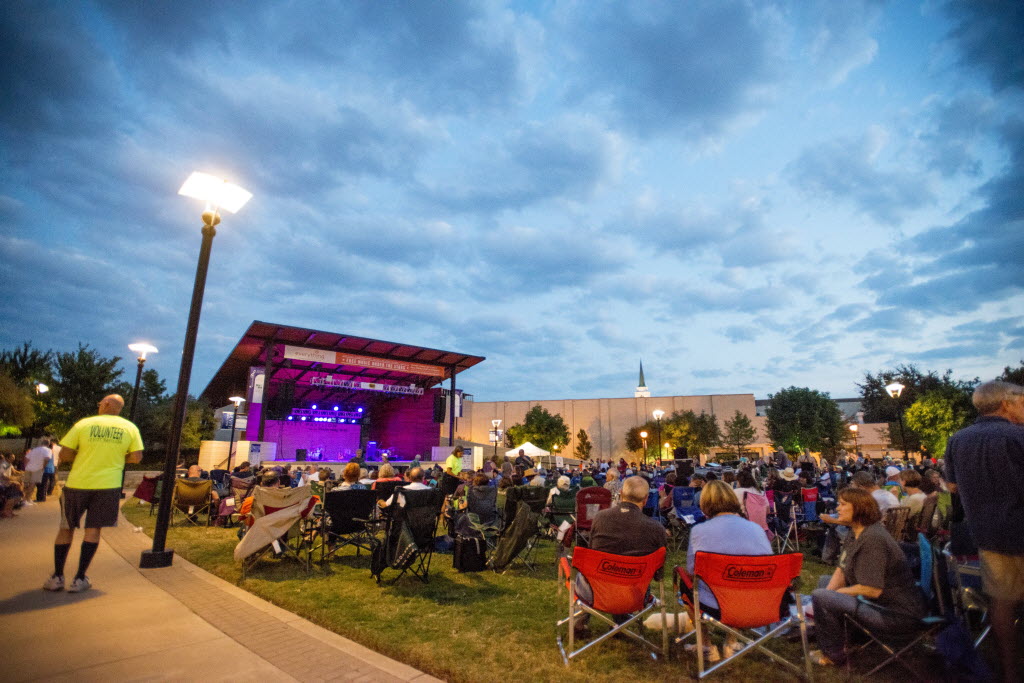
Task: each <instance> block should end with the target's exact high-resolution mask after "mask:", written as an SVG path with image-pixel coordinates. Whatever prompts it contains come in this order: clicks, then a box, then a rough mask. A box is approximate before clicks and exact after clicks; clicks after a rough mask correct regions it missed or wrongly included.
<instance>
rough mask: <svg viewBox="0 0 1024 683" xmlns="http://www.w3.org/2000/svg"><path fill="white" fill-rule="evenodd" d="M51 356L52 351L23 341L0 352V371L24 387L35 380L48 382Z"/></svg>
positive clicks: (34, 382) (50, 370) (32, 383)
mask: <svg viewBox="0 0 1024 683" xmlns="http://www.w3.org/2000/svg"><path fill="white" fill-rule="evenodd" d="M53 358H54V356H53V351H40V350H39V349H36V348H33V347H32V344H31V342H24V343H22V345H21V346H19V347H18V348H16V349H13V350H10V351H2V352H0V371H2V372H4V373H6V374H7V375H9V376H10V378H11V379H12V380H14V382H15V383H16V384H18V385H19V386H21V387H24V388H26V389H27V388H30V387H32V386H34V385H35V384H36V383H37V382H42V383H44V384H50V383H51V382H52V381H53Z"/></svg>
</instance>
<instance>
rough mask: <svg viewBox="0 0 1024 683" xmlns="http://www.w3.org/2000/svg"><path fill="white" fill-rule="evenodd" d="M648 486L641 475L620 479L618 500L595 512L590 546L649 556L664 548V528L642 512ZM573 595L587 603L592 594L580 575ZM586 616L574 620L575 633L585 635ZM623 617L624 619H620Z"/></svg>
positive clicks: (600, 549) (591, 599)
mask: <svg viewBox="0 0 1024 683" xmlns="http://www.w3.org/2000/svg"><path fill="white" fill-rule="evenodd" d="M649 491H650V487H649V486H648V484H647V481H646V480H644V478H643V477H629V478H627V479H626V480H625V481H623V482H622V490H621V491H620V493H619V502H618V503H616V504H614V505H612V506H611V507H610V508H607V509H605V510H601V511H600V512H598V513H597V514H596V515H594V521H593V525H592V526H591V528H590V547H591V549H593V550H597V551H600V552H603V553H613V554H615V555H631V556H634V557H638V556H642V555H650V554H651V553H653V552H655V551H657V550H658V549H659V548H664V547H665V541H666V538H667V532H666V530H665V527H663V526H662V525H661V524H660V523H658V522H657V521H655V520H654V519H652V518H650V517H648V516H647V515H645V514H644V512H643V507H644V504H645V503H646V502H647V494H648V492H649ZM576 595H577V596H578V597H579V598H580V600H582V601H583V602H586V603H590V602H592V601H593V599H594V593H593V591H592V590H591V589H590V584H589V583H588V582H587V580H586V579H585V578H583V575H582V574H578V575H577V581H576ZM588 617H589V615H584V616H583V618H582V619H578V620H577V621H576V635H577V636H580V637H585V636H586V634H587V621H588ZM623 620H624V619H623Z"/></svg>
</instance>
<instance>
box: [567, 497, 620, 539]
mask: <svg viewBox="0 0 1024 683" xmlns="http://www.w3.org/2000/svg"><path fill="white" fill-rule="evenodd" d="M611 506H612V492H611V491H609V490H608V489H606V488H605V487H603V486H588V487H587V488H585V489H580V491H579V493H577V494H576V544H577V545H583V546H584V547H585V546H587V545H589V544H590V528H591V527H592V526H593V524H594V515H596V514H597V513H598V512H600V511H601V510H604V509H606V508H610V507H611Z"/></svg>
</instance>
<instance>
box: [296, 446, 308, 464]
mask: <svg viewBox="0 0 1024 683" xmlns="http://www.w3.org/2000/svg"><path fill="white" fill-rule="evenodd" d="M295 459H296V460H298V461H299V462H303V461H305V459H306V449H305V448H296V449H295Z"/></svg>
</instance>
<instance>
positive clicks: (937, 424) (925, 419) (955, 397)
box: [904, 388, 978, 458]
mask: <svg viewBox="0 0 1024 683" xmlns="http://www.w3.org/2000/svg"><path fill="white" fill-rule="evenodd" d="M977 414H978V413H977V411H976V410H975V409H974V405H973V404H972V403H971V400H970V397H969V396H967V395H966V394H965V393H964V392H962V391H958V390H956V389H953V388H945V389H933V390H932V391H929V392H927V393H925V394H924V395H922V396H921V397H920V398H918V399H917V400H916V401H914V404H913V405H912V406H910V407H909V408H907V413H906V415H905V416H904V420H905V421H906V423H907V426H908V427H910V428H911V429H913V430H914V431H915V432H917V434H919V435H920V438H921V444H922V446H924V447H925V448H926V449H927V451H928V454H929V455H930V456H932V457H934V458H941V457H942V456H943V455H944V454H945V452H946V442H947V441H949V437H950V436H952V435H953V434H954V433H955V432H957V431H958V430H960V429H963V428H964V427H966V426H967V425H969V424H970V423H971V422H972V421H973V420H974V418H975V417H977Z"/></svg>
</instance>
